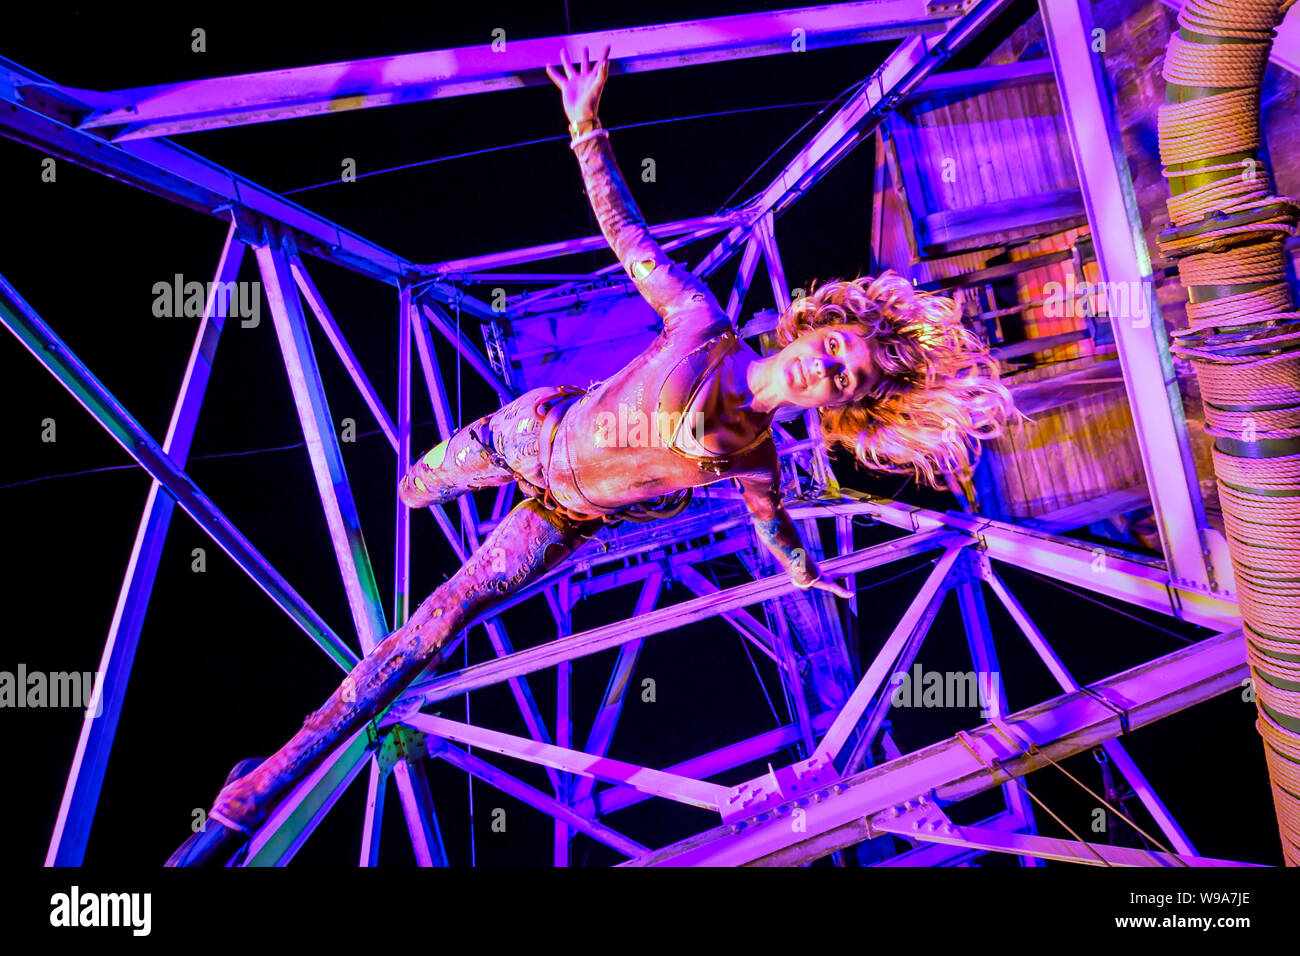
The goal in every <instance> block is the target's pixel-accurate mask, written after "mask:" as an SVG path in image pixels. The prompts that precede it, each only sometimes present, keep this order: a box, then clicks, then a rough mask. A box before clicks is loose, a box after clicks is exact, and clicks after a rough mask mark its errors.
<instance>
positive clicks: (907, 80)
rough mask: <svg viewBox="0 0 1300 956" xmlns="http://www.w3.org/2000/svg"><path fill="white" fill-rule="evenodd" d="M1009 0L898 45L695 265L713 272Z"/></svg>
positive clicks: (991, 0)
mask: <svg viewBox="0 0 1300 956" xmlns="http://www.w3.org/2000/svg"><path fill="white" fill-rule="evenodd" d="M1009 2H1010V0H982V2H978V3H975V4H974V5H973V6H970V7H967V8H966V11H965V12H964V13H963V14H962V16H961V17H960V18H958V19H956V20H954V21H953V22H952V24H951V25H950V26H949V28H948V30H947V31H946V32H945V33H944V34H943V36H942V37H937V38H934V39H932V40H931V39H926V38H924V37H917V38H914V39H911V40H906V41H904V42H903V43H900V44H899V45H898V48H897V49H896V50H894V52H893V53H891V54H890V55H889V56H888V57H887V58H886V59H885V62H884V63H883V64H881V66H880V67H879V68H878V69H877V70H876V71H875V72H874V73H873V74H872V75H871V77H870V78H869V79H868V80H867V81H866V82H865V83H863V84H862V86H861V87H860V88H859V89H858V91H857V93H855V94H854V95H853V97H852V98H851V99H850V100H849V102H848V103H846V104H845V105H844V106H843V107H841V108H840V109H839V110H838V111H837V112H836V113H835V114H834V115H833V116H832V117H831V118H830V119H829V120H828V121H827V122H826V124H825V125H824V126H823V127H822V128H821V130H819V131H818V133H817V134H816V135H815V136H813V138H812V139H811V140H810V141H809V142H808V143H807V145H805V146H804V147H803V148H802V149H800V150H799V152H798V153H797V154H796V155H795V157H794V159H793V160H791V161H790V162H789V163H787V164H786V166H785V168H784V169H782V170H781V171H780V172H779V173H777V175H776V176H775V177H774V178H773V179H772V181H771V182H770V183H769V185H768V186H767V187H766V188H765V189H763V190H762V192H760V193H759V194H758V195H757V196H756V197H755V198H754V199H752V200H750V201H749V202H748V203H746V204H745V205H744V207H743V208H742V209H741V213H742V215H743V216H744V220H745V223H744V224H742V225H740V226H737V227H736V228H734V229H732V230H731V231H730V232H729V233H728V234H727V236H726V238H725V239H723V240H722V242H720V243H718V245H716V246H715V247H714V248H713V249H712V250H710V252H709V253H708V255H706V256H705V257H704V259H702V260H701V261H700V264H699V265H697V266H696V267H695V268H694V269H693V270H692V271H693V272H694V273H695V274H696V275H698V276H708V275H710V274H711V273H713V272H714V271H715V270H716V269H717V268H718V267H719V266H721V265H722V263H724V262H725V261H726V260H727V259H729V258H730V257H731V256H732V255H733V254H734V253H735V252H736V250H737V249H739V248H740V245H741V243H743V242H745V241H747V240H748V238H749V234H750V230H751V228H752V226H753V224H754V223H755V222H756V221H757V220H758V219H760V218H761V217H762V216H763V215H765V214H766V213H768V212H770V213H771V214H772V215H773V217H774V218H775V217H776V216H779V215H780V214H781V213H782V212H783V211H784V210H785V209H786V208H788V207H789V206H790V205H792V204H793V203H794V202H795V201H796V200H798V199H799V197H800V196H802V195H804V193H806V192H807V191H808V190H809V189H811V188H812V186H813V185H814V184H815V183H816V182H817V181H818V180H819V179H821V178H822V177H823V176H825V175H826V173H828V172H829V171H830V170H831V169H832V168H834V166H835V164H836V163H838V162H839V161H840V160H841V159H843V158H844V157H845V156H847V155H848V154H849V152H851V151H852V149H853V147H854V146H856V145H857V144H858V143H859V142H861V141H862V140H863V139H864V138H866V137H869V136H870V134H871V132H872V131H873V130H874V129H875V127H876V126H877V125H878V124H879V122H880V120H881V118H883V117H884V115H885V114H886V113H888V112H889V110H890V109H892V107H893V105H894V103H895V102H896V101H897V100H898V99H900V98H901V97H904V96H906V95H907V94H908V93H909V92H910V91H911V90H913V89H915V88H916V87H917V86H918V85H919V84H920V83H922V82H923V81H924V80H925V79H926V78H927V77H928V76H929V75H930V74H931V73H933V72H934V71H935V70H936V69H938V68H939V67H940V66H942V65H943V64H944V63H945V62H947V60H948V58H949V57H950V56H951V55H952V54H953V53H955V52H957V51H958V50H959V49H961V47H962V46H964V45H965V44H966V42H967V41H968V40H970V38H971V37H973V36H975V34H977V33H978V32H979V31H980V30H981V29H982V28H983V27H984V26H986V25H987V24H988V22H989V21H990V20H992V19H993V18H994V17H996V16H997V15H998V13H1000V12H1001V11H1002V9H1003V8H1004V7H1005V6H1006V5H1007V3H1009Z"/></svg>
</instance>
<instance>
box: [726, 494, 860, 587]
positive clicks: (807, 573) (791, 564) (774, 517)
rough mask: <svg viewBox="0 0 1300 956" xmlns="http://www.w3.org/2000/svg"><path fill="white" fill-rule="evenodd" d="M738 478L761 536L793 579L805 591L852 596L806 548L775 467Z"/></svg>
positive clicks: (755, 526)
mask: <svg viewBox="0 0 1300 956" xmlns="http://www.w3.org/2000/svg"><path fill="white" fill-rule="evenodd" d="M736 480H737V481H738V482H739V484H740V491H741V496H742V497H743V498H744V501H745V507H747V508H748V509H749V513H750V515H751V516H752V517H753V519H754V528H755V530H757V531H758V537H759V538H760V539H761V540H762V542H763V544H765V545H766V546H767V549H768V550H769V551H771V552H772V554H773V555H774V556H775V557H776V560H777V561H778V562H780V564H781V566H782V567H784V568H785V569H786V570H787V571H788V572H789V574H790V579H791V580H792V581H794V583H795V584H796V585H797V586H798V587H800V588H802V589H803V590H805V591H806V590H808V589H809V588H821V589H822V590H825V591H830V592H831V593H832V594H834V595H837V596H838V597H842V598H849V597H852V596H853V594H852V592H851V591H849V589H848V588H846V587H844V586H843V585H841V584H836V583H835V582H834V581H831V580H830V579H828V578H823V577H822V576H821V569H820V568H818V567H817V562H815V561H814V560H813V558H812V555H811V554H809V553H808V549H807V548H805V547H804V543H803V539H801V538H800V537H799V532H798V530H797V529H796V528H795V526H794V521H792V520H791V518H790V513H789V512H788V511H786V510H785V504H784V503H783V502H782V501H781V483H780V479H779V477H778V475H777V473H776V470H775V468H774V469H773V471H772V473H771V474H769V475H762V476H757V475H756V476H749V475H747V476H744V477H741V478H738V479H736Z"/></svg>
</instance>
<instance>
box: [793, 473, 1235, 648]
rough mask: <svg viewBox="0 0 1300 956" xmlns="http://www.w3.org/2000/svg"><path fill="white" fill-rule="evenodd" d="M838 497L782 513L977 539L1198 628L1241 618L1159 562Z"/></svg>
mask: <svg viewBox="0 0 1300 956" xmlns="http://www.w3.org/2000/svg"><path fill="white" fill-rule="evenodd" d="M843 494H844V496H845V497H846V498H848V499H851V503H850V502H849V501H845V502H822V503H818V504H817V505H801V506H796V507H794V508H792V509H790V513H791V515H792V516H796V517H798V516H802V515H803V514H804V509H805V508H807V509H808V510H809V511H810V512H811V511H820V512H821V513H824V514H831V515H836V514H843V515H853V514H857V515H870V516H871V517H873V518H876V519H877V520H879V521H881V522H882V523H884V524H888V525H892V526H893V527H895V528H902V529H904V530H907V531H916V530H934V529H937V528H950V529H952V530H954V531H964V532H966V533H967V534H970V535H973V536H975V537H977V538H978V539H979V540H980V543H981V546H982V547H983V548H984V549H985V550H986V551H987V552H988V555H989V557H990V558H994V559H996V560H999V561H1005V562H1007V563H1008V564H1011V565H1013V566H1015V567H1017V568H1021V569H1023V570H1026V571H1033V572H1037V573H1038V574H1042V575H1046V576H1048V577H1050V578H1051V579H1052V580H1054V581H1057V582H1060V583H1061V584H1064V585H1073V586H1074V587H1077V588H1080V589H1081V590H1084V591H1089V592H1091V593H1093V594H1101V595H1105V596H1107V597H1113V598H1116V599H1118V600H1120V601H1124V602H1126V603H1129V604H1134V605H1137V606H1138V607H1143V608H1146V609H1148V610H1151V611H1156V612H1158V613H1160V614H1167V615H1169V616H1170V617H1174V618H1177V619H1178V620H1181V621H1187V622H1189V623H1191V624H1196V625H1199V626H1200V627H1208V628H1213V629H1214V630H1223V629H1224V628H1229V627H1236V626H1237V625H1238V624H1240V623H1241V613H1240V611H1239V610H1238V608H1237V603H1236V601H1235V600H1233V598H1232V596H1231V595H1228V594H1222V593H1217V592H1210V593H1206V592H1204V591H1201V590H1199V589H1195V588H1190V587H1188V586H1187V585H1185V584H1180V583H1179V582H1177V581H1174V580H1172V579H1171V577H1170V575H1169V572H1168V570H1167V569H1166V568H1165V566H1164V563H1163V562H1162V561H1159V560H1153V559H1150V558H1145V557H1141V556H1139V555H1134V554H1129V553H1127V552H1125V551H1121V550H1119V549H1118V548H1110V547H1103V546H1101V545H1094V544H1088V543H1086V542H1082V541H1078V540H1076V539H1073V538H1063V537H1058V536H1056V535H1051V534H1047V533H1045V532H1041V531H1035V530H1033V529H1030V528H1022V527H1019V526H1017V525H1014V524H1009V523H1007V522H1002V521H994V520H993V519H991V518H984V517H980V516H978V515H968V514H962V513H960V512H955V511H949V512H939V511H931V510H929V509H927V508H917V507H914V506H912V505H906V504H902V503H901V502H897V501H890V500H888V499H886V498H871V497H870V496H869V495H863V494H861V493H860V492H856V491H853V490H852V489H847V488H846V489H843Z"/></svg>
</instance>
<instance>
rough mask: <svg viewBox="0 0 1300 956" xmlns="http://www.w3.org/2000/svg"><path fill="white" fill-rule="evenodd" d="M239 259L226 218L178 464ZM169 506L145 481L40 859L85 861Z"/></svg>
mask: <svg viewBox="0 0 1300 956" xmlns="http://www.w3.org/2000/svg"><path fill="white" fill-rule="evenodd" d="M243 259H244V245H243V243H241V242H239V241H238V240H237V239H236V237H235V227H234V225H233V224H232V225H231V227H230V229H229V230H228V231H227V233H226V241H225V244H224V245H223V246H222V249H221V256H220V258H219V260H218V262H217V269H216V275H215V277H214V284H213V285H211V286H209V295H208V299H207V302H206V304H205V305H204V309H203V318H202V320H201V321H200V322H199V329H198V332H197V333H196V334H195V336H194V346H193V348H192V349H191V350H190V358H189V364H188V365H187V366H186V368H185V376H184V378H183V379H182V381H181V389H180V394H179V395H178V396H177V399H176V404H175V406H174V408H173V410H172V417H171V422H170V424H169V425H168V426H167V437H166V438H165V439H164V440H163V446H162V447H163V451H164V452H165V453H166V454H167V456H168V457H170V458H171V459H172V460H173V461H174V462H176V464H177V465H178V466H179V467H181V468H184V467H185V463H186V461H187V459H188V458H189V453H190V443H191V441H192V440H193V438H194V430H195V427H196V425H197V424H198V418H199V411H200V409H201V408H202V407H203V397H204V395H205V394H206V393H207V387H208V379H209V376H210V375H211V372H212V363H213V361H214V360H215V358H216V351H217V343H218V342H219V341H220V337H221V332H222V329H223V328H224V326H225V319H226V317H225V314H224V313H225V309H223V308H219V307H218V302H217V295H218V294H219V292H218V290H220V289H223V288H226V289H229V288H232V286H231V285H229V283H232V282H234V281H235V280H236V279H237V278H238V276H239V267H240V264H241V263H242V262H243ZM175 505H176V502H175V499H173V498H172V497H171V496H170V495H168V494H166V493H165V492H164V491H163V487H162V485H161V484H160V483H159V482H158V480H157V479H154V480H153V481H152V482H151V483H150V485H149V495H148V497H147V498H146V499H145V506H144V515H143V516H142V517H141V519H140V525H139V528H138V529H137V530H136V535H135V541H134V543H133V544H132V546H131V556H130V558H129V559H128V561H127V570H126V575H125V577H124V579H123V581H122V588H121V590H120V591H119V592H118V598H117V606H116V607H115V608H114V611H113V622H112V624H111V625H110V626H109V631H108V638H107V639H106V640H105V641H104V652H103V655H102V656H101V658H100V664H99V673H100V674H102V675H103V676H102V677H101V678H100V698H99V703H100V715H99V716H98V717H97V718H93V719H87V720H85V721H84V722H83V723H82V725H81V736H80V737H79V738H78V740H77V749H76V752H75V754H74V755H73V758H72V766H71V768H70V769H69V771H68V779H67V783H66V785H65V786H64V790H63V799H62V801H61V802H60V804H59V812H58V816H57V818H56V819H55V822H54V832H53V834H52V835H51V837H50V844H49V850H48V852H47V854H46V857H45V865H46V866H80V865H81V864H82V863H83V862H84V860H85V855H86V842H87V840H89V838H90V830H91V826H92V825H93V823H94V818H95V809H96V807H97V806H98V805H99V796H100V792H101V790H102V788H103V783H104V772H105V770H106V769H107V767H108V758H109V755H110V753H111V752H112V748H113V740H114V737H115V736H116V734H117V725H118V721H119V719H120V717H121V714H122V705H123V703H124V702H125V699H126V688H127V684H128V682H129V681H130V679H131V668H132V665H133V664H134V663H135V654H136V649H137V647H138V646H139V641H140V632H141V630H142V629H143V628H144V621H145V615H146V614H147V612H148V609H149V598H150V596H151V595H152V593H153V586H154V582H155V580H156V579H157V576H158V564H159V561H160V560H161V558H162V550H163V544H164V542H165V541H166V538H167V531H168V529H169V528H170V526H171V519H172V513H173V511H174V509H175Z"/></svg>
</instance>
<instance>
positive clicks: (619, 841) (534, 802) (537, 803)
mask: <svg viewBox="0 0 1300 956" xmlns="http://www.w3.org/2000/svg"><path fill="white" fill-rule="evenodd" d="M430 752H431V754H432V755H433V756H436V757H439V758H441V759H443V760H445V761H447V762H448V763H449V764H451V765H452V766H454V767H459V768H460V769H461V770H464V771H465V772H467V773H470V774H473V775H474V776H475V777H478V778H479V779H480V780H482V781H483V782H484V783H486V784H489V785H490V786H493V787H496V788H497V789H498V790H500V791H501V792H502V793H508V794H510V796H512V797H514V798H515V799H517V800H520V801H521V802H523V803H526V804H528V805H529V806H530V807H535V808H536V809H538V810H541V811H542V812H543V813H546V814H550V815H551V816H553V817H555V818H556V819H557V820H562V821H563V822H564V823H565V824H567V825H568V826H571V827H573V829H575V830H577V831H578V832H579V833H585V834H587V836H589V837H591V838H592V839H593V840H598V841H600V842H601V843H604V844H605V845H606V846H610V847H613V848H614V849H615V850H618V851H619V852H620V853H622V854H624V855H625V856H629V857H631V856H639V855H641V854H642V853H647V852H649V851H648V850H647V849H646V847H643V846H641V844H639V843H637V842H635V841H634V840H629V839H628V838H627V837H625V836H623V835H622V834H621V833H617V832H615V831H614V830H612V829H610V828H609V827H608V826H606V825H605V824H603V823H600V822H598V821H596V820H592V819H590V818H588V817H585V816H583V815H582V814H580V813H578V812H577V811H576V810H574V809H573V808H571V807H568V806H566V805H565V804H563V803H561V802H560V801H558V800H556V799H555V798H554V797H549V796H547V795H546V794H544V793H542V791H540V790H537V789H536V788H534V787H530V786H529V785H528V784H526V783H524V782H523V781H522V780H516V779H515V778H514V777H512V776H510V775H509V774H508V773H506V772H505V771H504V770H498V769H497V768H496V767H494V766H492V764H490V763H488V762H487V761H486V760H484V759H483V758H482V757H476V756H475V755H474V754H471V753H467V752H466V751H464V750H461V749H460V748H459V747H452V746H451V745H449V744H441V745H438V746H436V747H431V750H430Z"/></svg>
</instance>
